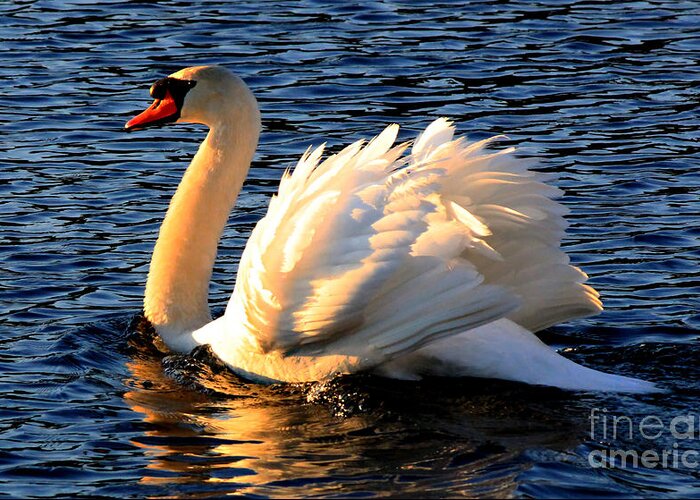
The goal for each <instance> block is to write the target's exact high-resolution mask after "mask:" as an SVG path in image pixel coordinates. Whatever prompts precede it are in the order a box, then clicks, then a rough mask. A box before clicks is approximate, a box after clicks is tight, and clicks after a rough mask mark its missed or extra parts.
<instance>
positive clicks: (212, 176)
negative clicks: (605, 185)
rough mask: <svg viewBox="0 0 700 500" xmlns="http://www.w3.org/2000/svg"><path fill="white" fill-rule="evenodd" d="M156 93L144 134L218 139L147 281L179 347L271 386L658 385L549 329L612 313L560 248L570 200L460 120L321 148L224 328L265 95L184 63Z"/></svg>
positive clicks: (305, 161)
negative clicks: (576, 358)
mask: <svg viewBox="0 0 700 500" xmlns="http://www.w3.org/2000/svg"><path fill="white" fill-rule="evenodd" d="M150 93H151V96H152V97H153V98H154V99H155V100H154V102H153V104H152V105H151V106H150V107H149V108H148V109H146V110H145V111H143V112H142V113H140V114H138V115H137V116H136V117H134V118H133V119H131V120H129V121H128V122H127V123H126V125H125V128H126V129H127V130H135V129H142V128H145V127H148V126H154V125H161V124H166V123H173V122H188V123H198V124H203V125H206V126H207V127H208V128H209V131H208V134H207V136H206V138H205V139H204V141H203V142H202V143H201V145H200V146H199V150H198V151H197V153H196V155H195V156H194V158H193V160H192V162H191V164H190V165H189V167H188V168H187V170H186V172H185V174H184V176H183V178H182V180H181V182H180V184H179V186H178V188H177V190H176V192H175V194H174V196H173V198H172V200H171V202H170V206H169V208H168V210H167V213H166V216H165V219H164V220H163V223H162V225H161V228H160V232H159V235H158V239H157V241H156V244H155V248H154V250H153V256H152V260H151V263H150V269H149V273H148V279H147V282H146V288H145V294H144V314H145V317H146V318H147V319H148V320H149V321H150V322H151V324H152V325H153V326H154V327H155V329H156V331H157V332H158V334H159V335H160V337H161V338H162V340H163V341H164V343H165V344H166V345H167V346H168V347H169V348H170V349H172V350H174V351H178V352H189V351H190V350H191V349H193V348H194V347H197V346H199V345H204V344H208V345H209V346H210V347H211V349H212V351H213V352H214V353H215V354H216V355H217V356H218V357H219V358H220V359H221V360H222V361H223V362H224V363H226V365H228V366H229V367H230V369H231V370H233V371H234V372H235V373H237V374H239V375H240V376H243V377H245V378H247V379H249V380H252V381H255V382H261V383H272V382H308V381H320V380H324V379H327V378H329V377H332V376H334V375H336V374H339V373H353V372H359V371H367V372H372V373H375V374H379V375H382V376H386V377H393V378H399V379H407V380H416V379H420V378H421V377H424V376H449V377H482V378H497V379H504V380H511V381H518V382H523V383H527V384H535V385H545V386H554V387H559V388H562V389H568V390H591V391H620V392H623V391H624V392H651V391H655V390H656V386H655V385H654V384H652V383H650V382H646V381H643V380H637V379H634V378H630V377H624V376H620V375H613V374H608V373H602V372H599V371H596V370H593V369H590V368H587V367H584V366H581V365H579V364H576V363H574V362H573V361H571V360H569V359H567V358H565V357H563V356H561V355H559V354H558V353H557V352H556V351H554V350H553V349H551V348H550V347H548V346H547V345H546V344H544V343H543V342H541V341H540V340H539V339H538V338H537V337H536V336H535V335H534V333H533V332H536V331H538V330H541V329H543V328H547V327H549V326H551V325H554V324H556V323H560V322H562V321H566V320H569V319H572V318H580V317H584V316H589V315H593V314H597V313H599V312H600V311H601V310H602V305H601V302H600V300H599V295H598V293H597V292H596V291H595V290H594V289H593V288H591V287H590V286H588V285H586V284H585V283H584V282H585V280H586V278H587V276H586V275H585V274H584V273H583V272H582V271H580V270H579V269H578V268H576V267H574V266H572V265H570V264H569V259H568V257H567V255H566V254H565V253H564V252H563V251H562V249H561V248H560V243H561V239H562V236H563V234H564V231H565V228H566V223H565V220H564V215H565V214H566V212H567V211H566V209H565V208H564V207H563V206H562V205H560V204H559V203H558V202H557V201H555V199H556V198H558V197H559V196H560V195H561V192H560V191H559V190H558V189H556V188H554V187H552V186H550V185H548V184H546V183H545V182H544V181H545V180H546V176H545V174H542V173H537V172H535V171H533V170H531V169H529V168H528V167H529V166H530V163H528V162H527V161H525V160H522V159H516V158H515V157H514V155H513V154H512V153H513V151H514V149H513V148H508V149H503V150H500V151H496V152H487V151H485V147H486V146H487V145H489V144H490V143H491V142H493V141H495V140H497V139H499V138H500V137H499V136H497V137H492V138H489V139H486V140H481V141H478V142H474V143H468V142H466V141H465V140H464V139H462V138H458V139H453V134H454V126H453V125H452V123H451V122H450V121H449V120H448V119H446V118H439V119H437V120H435V121H433V122H432V123H431V124H430V125H428V127H427V128H426V129H425V130H424V131H423V132H422V133H421V134H420V135H419V136H418V137H417V139H416V140H415V141H413V143H412V144H409V143H403V144H398V145H395V141H396V137H397V133H398V128H399V127H398V125H396V124H393V125H389V126H388V127H386V128H385V129H384V130H383V131H382V132H381V133H380V134H379V135H377V136H376V137H375V138H373V139H372V140H370V141H369V142H366V143H365V142H363V141H357V142H355V143H353V144H351V145H350V146H348V147H346V148H345V149H343V150H342V151H340V152H338V153H336V154H333V155H330V156H328V157H327V158H325V160H322V156H323V151H324V146H323V145H321V146H319V147H317V148H316V149H313V150H312V149H311V148H309V149H307V150H306V152H305V153H304V154H303V155H302V156H301V159H299V161H298V163H297V164H296V167H295V168H294V170H293V172H290V171H289V170H287V171H286V172H285V173H284V175H283V176H282V179H281V181H280V185H279V192H278V194H277V196H274V197H273V198H272V199H271V201H270V206H269V209H268V211H267V214H266V215H265V217H264V218H263V219H262V220H260V221H259V222H258V223H257V225H256V226H255V228H254V230H253V231H252V234H251V235H250V238H249V240H248V242H247V245H246V247H245V250H244V251H243V254H242V256H241V260H240V264H239V267H238V273H237V279H236V284H235V287H234V291H233V294H232V296H231V298H230V301H229V302H228V305H227V307H226V310H225V313H224V314H223V316H221V317H219V318H218V319H215V320H212V317H211V313H210V310H209V306H208V291H209V281H210V278H211V274H212V268H213V266H214V261H215V258H216V253H217V246H218V242H219V238H220V236H221V233H222V231H223V229H224V226H225V224H226V222H227V219H228V216H229V214H230V212H231V210H232V209H233V206H234V204H235V202H236V199H237V197H238V194H239V192H240V190H241V187H242V185H243V182H244V180H245V178H246V175H247V172H248V169H249V167H250V164H251V161H252V159H253V155H254V153H255V150H256V148H257V142H258V137H259V134H260V130H261V121H260V112H259V109H258V105H257V101H256V99H255V97H254V96H253V94H252V92H251V91H250V89H249V88H248V87H247V86H246V84H245V83H244V82H243V80H242V79H240V78H239V77H237V76H235V75H234V74H233V73H232V72H230V71H229V70H227V69H225V68H224V67H222V66H196V67H190V68H185V69H182V70H180V71H177V72H176V73H173V74H172V75H170V76H168V77H166V78H163V79H160V80H158V81H157V82H156V83H154V84H153V86H152V87H151V89H150ZM409 148H410V150H409Z"/></svg>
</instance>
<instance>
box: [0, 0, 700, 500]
mask: <svg viewBox="0 0 700 500" xmlns="http://www.w3.org/2000/svg"><path fill="white" fill-rule="evenodd" d="M699 13H700V11H699V6H698V4H697V2H683V1H669V2H661V1H659V2H652V1H637V2H626V1H623V2H614V3H613V2H605V1H580V2H579V1H563V0H562V1H559V0H557V1H551V2H547V1H536V2H529V1H525V0H522V1H519V2H518V1H513V2H509V1H485V2H469V3H468V4H466V5H464V4H463V3H462V2H454V3H440V4H437V3H433V2H424V3H422V2H417V1H415V2H414V1H411V2H384V3H375V2H361V3H360V4H359V5H352V4H349V3H341V2H314V1H310V0H305V1H302V2H286V3H285V2H254V1H251V2H224V1H201V2H193V1H187V0H180V1H173V2H160V3H158V2H128V3H125V2H116V1H111V2H87V1H73V2H69V1H51V0H46V1H32V0H27V1H11V0H10V1H5V2H2V3H0V40H1V42H2V43H1V44H0V53H1V54H2V61H3V64H2V65H0V82H1V85H0V105H1V107H0V123H2V135H1V136H0V161H1V162H2V166H1V168H0V192H1V193H2V195H1V196H0V221H1V224H2V226H1V227H2V230H1V231H2V232H1V233H0V262H1V263H0V275H1V276H2V281H1V285H0V286H1V288H2V294H1V295H0V315H1V318H2V319H1V321H0V325H1V326H0V328H2V335H1V337H0V397H2V404H1V407H0V482H1V483H2V484H0V496H6V495H10V496H15V497H17V496H19V497H30V496H31V497H53V496H55V495H67V496H80V495H85V496H88V495H98V496H103V497H115V498H125V497H143V496H151V497H156V498H158V497H212V496H223V495H226V494H231V493H233V494H246V495H259V496H275V497H288V496H302V495H303V496H324V497H327V496H350V495H353V496H378V495H383V496H386V495H396V496H403V497H425V496H428V497H440V496H470V497H472V496H518V497H560V496H567V497H586V496H606V497H629V496H646V497H674V496H679V495H685V496H694V497H700V486H699V485H700V483H699V482H698V479H699V477H698V476H699V474H698V470H699V468H698V466H697V462H696V465H695V466H694V465H693V464H692V463H675V464H674V463H671V464H667V466H666V467H637V468H630V467H627V468H625V467H619V466H615V467H608V468H596V467H593V466H592V465H591V460H590V458H591V456H592V455H591V454H592V453H599V454H600V453H601V452H609V451H611V450H618V449H622V450H632V451H635V452H639V453H641V452H642V451H644V450H656V451H663V450H671V451H673V450H675V451H676V452H677V453H680V452H690V453H691V455H687V456H692V453H696V456H697V453H698V450H700V443H699V442H698V439H697V436H694V437H681V438H679V437H678V436H675V435H671V434H669V432H668V430H669V429H668V427H667V428H665V429H664V432H662V433H660V435H659V436H658V437H655V438H654V439H645V437H644V436H640V435H639V433H638V432H635V433H633V435H632V436H628V435H617V436H610V435H607V436H601V435H600V432H594V433H593V434H592V433H591V421H590V419H589V417H590V415H591V412H592V411H594V410H598V411H601V412H604V411H605V410H607V412H608V414H610V415H613V414H615V415H618V416H627V417H629V419H630V420H631V421H633V422H634V423H635V424H636V423H638V422H640V421H641V419H643V418H644V417H645V416H649V415H655V416H658V418H660V419H661V421H662V422H663V423H664V425H666V424H667V423H668V422H670V421H671V419H673V418H674V417H676V416H679V415H681V416H682V415H686V416H687V415H689V414H692V413H693V412H694V411H695V410H696V409H697V408H698V403H699V402H700V397H699V396H700V385H699V382H698V377H699V376H700V346H699V344H698V342H697V337H698V329H699V328H700V314H699V313H698V311H699V310H700V300H699V299H698V291H700V276H699V271H698V269H699V261H700V245H699V244H698V237H699V236H700V226H699V224H698V215H699V214H700V201H699V198H698V186H700V174H699V173H698V172H699V171H698V166H699V165H700V161H699V159H700V152H699V151H700V147H699V144H698V139H699V138H700V134H699V133H698V130H699V128H700V127H699V125H700V118H698V112H697V108H698V87H697V83H698V80H700V69H699V68H700V66H698V53H699V52H698V51H699V50H700V36H699V35H698V30H697V26H698V25H699V23H700V16H699V15H698V14H699ZM204 63H220V64H224V65H226V66H228V67H229V68H231V69H233V70H235V71H236V72H237V73H239V74H240V75H241V76H242V77H244V79H245V80H246V81H247V82H248V83H249V84H250V86H251V87H252V88H253V90H254V92H255V93H256V95H257V96H258V99H259V102H260V104H261V108H262V112H263V126H264V130H263V135H262V138H261V144H260V148H259V152H258V155H257V157H256V160H255V164H254V168H253V169H252V171H251V177H250V179H249V180H248V182H247V183H246V185H245V187H244V191H243V193H242V195H241V198H240V199H239V205H238V207H237V208H236V210H235V212H234V213H233V214H232V217H231V219H230V223H229V226H228V229H227V231H226V234H225V236H224V244H223V248H221V251H220V259H219V261H218V263H217V268H216V270H215V276H214V278H215V282H214V284H213V285H212V292H213V295H212V303H213V306H214V307H215V309H216V310H218V311H221V310H222V308H223V306H224V305H225V301H226V298H227V297H228V294H229V291H230V290H231V289H232V286H233V283H234V277H235V271H236V266H237V262H238V258H239V256H240V253H241V250H242V248H243V245H244V244H245V241H246V238H247V236H248V235H249V233H250V231H251V229H252V227H253V225H254V223H255V222H256V221H257V220H258V219H259V218H260V217H261V216H262V215H263V214H264V212H265V207H266V206H267V203H268V200H269V198H270V196H271V195H272V193H274V192H275V189H276V185H277V182H278V179H279V178H280V176H281V174H282V172H283V169H284V168H286V167H287V166H289V165H290V164H292V163H293V162H294V159H295V158H296V157H298V155H300V154H301V153H302V152H303V151H304V149H306V147H307V145H309V144H310V143H316V144H318V143H320V142H322V141H326V140H327V141H329V144H330V145H331V147H337V146H339V145H341V144H345V143H348V142H350V141H353V140H356V139H358V138H360V137H368V136H371V135H372V134H374V133H376V132H378V131H379V130H380V128H381V127H382V125H384V124H386V123H388V122H397V123H399V124H400V125H401V126H402V127H403V129H402V138H410V137H411V136H412V135H413V134H415V132H416V131H417V130H419V129H420V128H421V127H423V126H425V125H426V124H427V123H428V122H429V121H430V120H431V119H432V118H434V117H437V116H441V115H445V116H449V117H451V118H452V119H454V120H455V121H456V122H457V124H458V128H459V130H460V131H461V132H462V133H467V134H468V135H469V137H471V138H473V139H479V138H483V137H485V136H487V135H491V134H494V133H505V134H508V136H509V137H510V140H511V142H512V143H514V144H516V145H518V146H519V148H520V149H521V151H523V152H524V154H536V155H538V156H539V157H541V158H542V161H541V166H540V168H541V169H543V170H546V171H551V172H558V173H559V174H560V178H559V180H558V181H557V182H558V185H559V186H560V187H562V188H564V189H565V191H566V197H565V199H564V201H565V203H566V205H567V206H568V207H569V208H571V210H572V215H571V217H570V221H571V223H572V226H571V229H570V233H569V234H570V236H569V238H568V240H567V242H566V245H567V247H568V250H569V251H570V253H571V255H572V259H573V260H574V261H575V262H576V263H577V264H579V265H581V266H582V267H583V269H584V270H585V271H586V272H587V273H588V274H589V275H590V277H591V284H592V285H593V286H595V287H596V288H597V289H598V290H599V291H600V292H601V294H602V297H603V299H604V301H605V304H606V311H605V312H604V313H603V314H602V315H600V316H598V317H595V318H590V319H586V320H580V321H576V322H571V323H568V324H566V325H562V326H559V327H557V328H554V329H552V330H550V331H547V332H544V333H543V338H544V340H545V341H547V342H549V343H551V344H554V345H556V346H557V347H559V348H561V349H564V351H565V352H566V353H567V355H568V356H570V357H572V358H574V359H575V360H577V361H580V362H584V363H586V364H588V365H590V366H594V367H597V368H600V369H604V370H607V371H614V372H617V373H624V374H628V375H633V376H638V377H643V378H647V379H650V380H654V381H657V382H658V383H660V384H662V385H664V386H665V387H667V388H670V389H671V392H669V393H667V394H663V395H656V396H624V395H596V394H574V393H567V392H563V391H557V390H545V389H537V388H527V387H523V386H520V385H517V384H508V383H499V382H484V381H480V380H452V381H444V380H431V381H426V382H422V383H406V382H391V381H387V380H382V379H378V378H373V377H366V376H358V377H349V378H341V379H338V380H334V381H332V382H329V383H326V384H322V385H318V384H317V385H294V386H282V385H280V386H268V387H263V386H257V385H252V384H248V383H246V382H245V381H242V380H239V379H237V378H236V377H235V376H233V375H231V374H229V373H228V372H226V371H225V370H223V369H222V368H221V367H219V366H218V365H217V364H216V362H215V361H214V360H212V359H211V358H210V357H209V356H208V355H207V353H206V352H204V351H200V352H197V353H195V354H193V355H191V356H172V355H165V354H163V353H162V352H160V351H159V350H158V349H157V342H156V343H155V344H154V340H153V337H152V335H151V334H150V332H149V330H148V327H147V326H145V325H144V324H143V322H142V321H141V320H140V317H139V315H140V304H141V297H142V289H143V284H144V281H145V276H146V271H147V264H148V261H149V258H150V252H151V250H152V246H153V243H154V241H155V237H156V234H157V230H158V226H159V223H160V221H161V219H162V216H163V213H164V210H165V208H166V207H167V203H168V200H169V198H170V196H171V194H172V193H173V190H174V188H175V186H176V184H177V182H178V180H179V178H180V176H181V175H182V172H183V170H184V167H185V166H186V165H187V163H188V161H189V159H190V157H191V156H192V154H193V153H194V151H195V150H196V147H197V144H198V143H199V142H200V141H201V140H202V138H203V135H204V130H203V129H202V128H201V127H198V126H188V125H183V126H178V127H171V128H164V129H158V130H148V131H143V132H140V133H138V134H130V135H127V134H124V133H122V131H121V128H122V126H123V124H124V122H125V121H126V120H127V119H128V118H130V117H131V116H133V114H134V112H135V111H137V110H140V109H143V108H144V106H145V105H146V104H148V102H149V97H148V93H147V90H148V87H149V86H150V84H151V83H152V82H153V81H155V80H156V79H158V78H160V77H162V76H165V75H167V74H169V73H171V72H173V71H175V70H177V69H179V68H181V67H184V66H189V65H194V64H204ZM594 430H596V429H594ZM597 430H598V431H599V430H600V429H597ZM623 434H624V433H623ZM596 456H598V455H596Z"/></svg>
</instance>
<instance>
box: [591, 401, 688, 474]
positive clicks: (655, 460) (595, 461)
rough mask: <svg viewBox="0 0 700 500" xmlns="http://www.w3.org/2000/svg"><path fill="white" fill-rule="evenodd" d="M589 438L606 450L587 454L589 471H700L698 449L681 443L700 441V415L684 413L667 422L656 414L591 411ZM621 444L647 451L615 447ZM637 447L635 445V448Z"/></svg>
mask: <svg viewBox="0 0 700 500" xmlns="http://www.w3.org/2000/svg"><path fill="white" fill-rule="evenodd" d="M590 421H591V439H592V440H594V441H598V442H601V441H602V442H605V443H606V444H607V445H608V446H609V448H605V449H596V450H593V451H591V452H589V453H588V463H589V464H590V466H591V467H593V468H601V467H608V468H613V467H616V468H637V467H646V468H650V469H654V468H664V469H667V468H673V469H678V468H687V469H699V468H700V450H697V449H688V447H687V446H683V444H691V442H690V440H692V442H693V444H695V445H697V443H698V440H700V415H698V414H694V413H688V414H685V415H677V416H675V417H673V418H671V419H668V418H667V419H666V420H664V419H662V418H661V417H658V416H656V415H647V416H644V417H640V416H636V417H629V416H626V415H615V414H612V413H611V412H609V411H608V409H607V408H593V409H592V410H591V416H590ZM620 440H622V441H623V442H625V441H627V442H635V443H640V442H642V443H648V444H649V445H650V446H649V447H648V448H647V449H623V448H622V447H621V448H615V444H613V443H620ZM635 447H636V448H641V446H640V445H639V444H637V445H636V446H635Z"/></svg>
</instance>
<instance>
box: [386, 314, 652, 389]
mask: <svg viewBox="0 0 700 500" xmlns="http://www.w3.org/2000/svg"><path fill="white" fill-rule="evenodd" d="M381 373H382V374H384V375H388V376H393V377H398V378H416V377H415V376H416V375H433V376H450V377H455V376H462V377H481V378H495V379H502V380H510V381H515V382H523V383H526V384H531V385H543V386H550V387H558V388H560V389H566V390H573V391H604V392H627V393H649V392H659V391H660V390H661V389H659V388H658V387H657V386H656V385H655V384H653V383H651V382H647V381H644V380H639V379H635V378H631V377H625V376H622V375H614V374H611V373H604V372H601V371H598V370H594V369H592V368H587V367H585V366H582V365H579V364H577V363H575V362H573V361H571V360H570V359H567V358H565V357H564V356H562V355H560V354H559V353H557V352H556V351H555V350H553V349H552V348H550V347H549V346H547V345H546V344H544V343H543V342H542V341H541V340H540V339H538V338H537V337H536V336H535V335H534V334H533V333H531V332H529V331H528V330H526V329H524V328H522V327H521V326H519V325H517V324H516V323H513V322H512V321H510V320H507V319H501V320H498V321H496V322H493V323H491V324H488V325H485V326H482V327H479V328H475V329H473V330H470V331H468V332H463V333H461V334H459V335H456V336H452V337H449V338H445V339H442V340H439V341H437V342H435V343H432V344H429V345H427V346H425V347H423V348H422V349H420V350H418V351H416V352H414V353H412V354H411V355H409V356H406V357H404V358H400V359H397V360H394V361H392V362H390V363H388V364H386V365H385V366H383V367H381Z"/></svg>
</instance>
